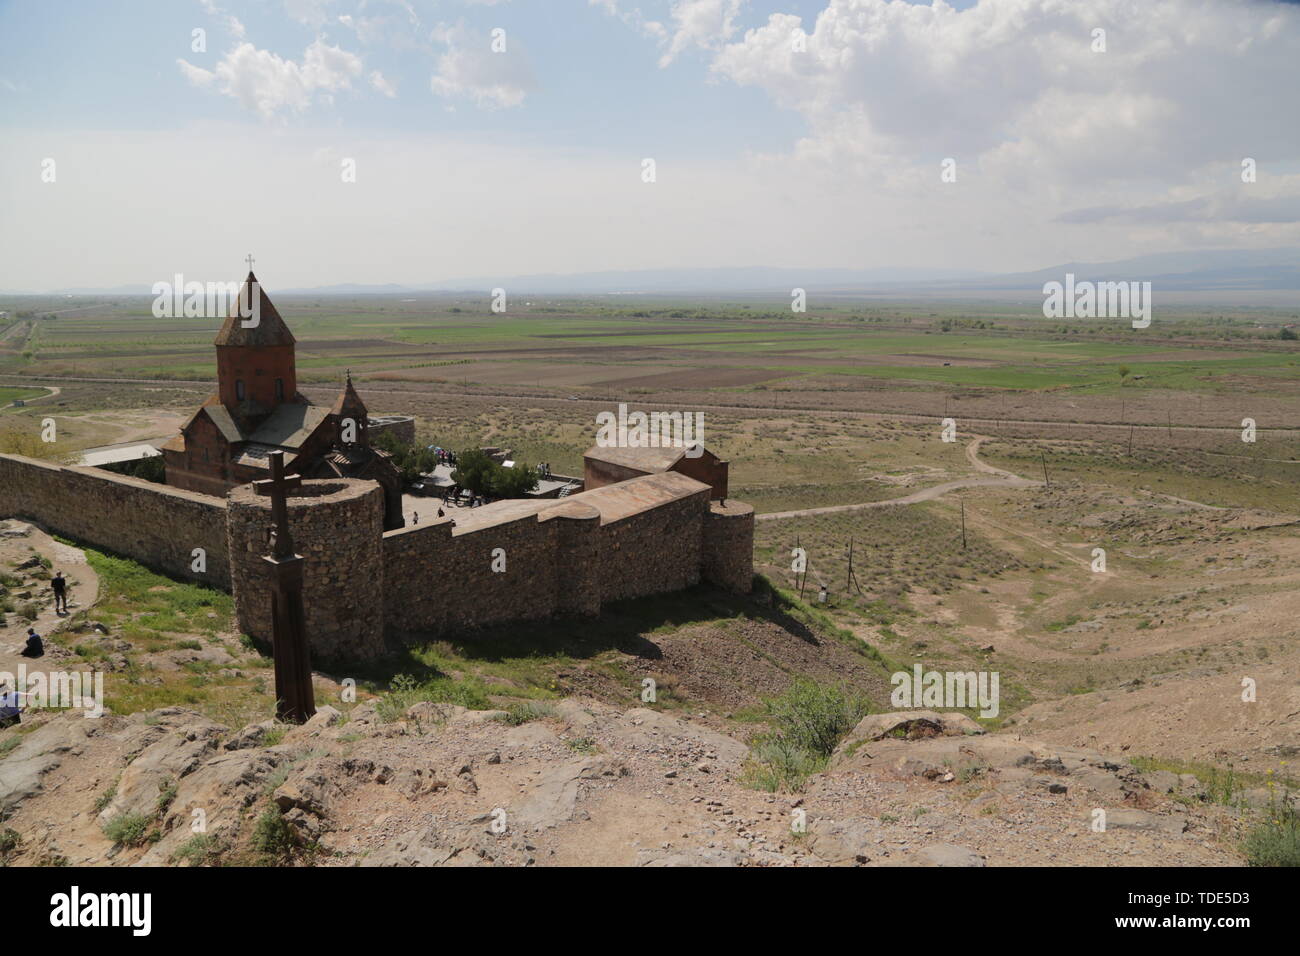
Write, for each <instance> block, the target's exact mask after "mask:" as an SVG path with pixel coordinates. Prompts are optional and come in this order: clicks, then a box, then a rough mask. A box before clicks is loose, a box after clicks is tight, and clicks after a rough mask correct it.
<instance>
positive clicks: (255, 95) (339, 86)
mask: <svg viewBox="0 0 1300 956" xmlns="http://www.w3.org/2000/svg"><path fill="white" fill-rule="evenodd" d="M177 63H178V65H179V66H180V68H181V72H182V73H183V74H184V75H185V77H186V78H187V79H188V80H189V81H190V82H191V83H193V84H194V85H195V86H198V87H200V88H202V89H211V88H214V87H215V88H216V89H217V91H218V92H220V93H223V94H224V95H226V96H230V97H232V98H234V99H236V100H238V101H239V102H240V105H242V106H243V107H244V108H245V109H249V110H252V111H254V112H256V113H257V114H258V115H259V116H261V117H263V118H264V119H269V118H270V117H272V116H274V115H275V114H276V113H278V112H279V111H280V110H282V109H292V110H296V111H299V112H301V111H303V110H305V109H307V108H308V107H309V106H310V105H311V102H312V98H313V96H315V95H320V96H321V97H322V99H324V100H325V101H326V102H333V99H332V97H331V96H330V94H332V93H335V92H337V91H339V90H347V89H351V88H352V80H353V79H354V78H355V77H358V76H360V75H361V71H362V67H361V59H360V58H359V57H357V56H356V55H355V54H353V53H349V52H348V51H347V50H344V49H341V48H340V47H337V46H330V45H328V44H327V43H326V42H325V41H324V40H323V39H318V40H316V41H315V42H314V43H312V45H311V46H309V47H307V50H306V52H305V53H304V54H303V59H302V63H301V64H300V63H297V62H295V61H293V60H285V59H282V58H280V57H279V56H277V55H276V54H274V53H272V52H270V51H269V50H259V49H258V48H257V47H255V46H253V44H251V43H241V44H239V45H238V46H237V47H235V48H234V49H233V50H231V51H230V52H229V53H227V54H226V55H225V56H224V57H222V59H221V61H220V62H219V63H218V64H217V66H216V69H215V70H205V69H203V68H202V67H197V66H194V65H193V64H191V63H189V62H187V61H185V60H178V61H177Z"/></svg>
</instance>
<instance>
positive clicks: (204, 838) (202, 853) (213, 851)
mask: <svg viewBox="0 0 1300 956" xmlns="http://www.w3.org/2000/svg"><path fill="white" fill-rule="evenodd" d="M222 849H223V847H222V845H221V842H220V841H219V840H218V839H217V838H216V837H214V836H213V835H212V834H210V833H199V834H196V835H194V836H192V837H190V838H189V839H188V840H186V841H185V842H184V843H182V844H181V845H180V846H178V847H177V848H176V852H175V853H173V854H172V862H173V863H188V864H189V865H190V866H212V865H213V864H215V863H216V862H217V860H218V859H219V858H220V856H221V851H222Z"/></svg>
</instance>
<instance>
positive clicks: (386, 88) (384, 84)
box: [370, 70, 397, 99]
mask: <svg viewBox="0 0 1300 956" xmlns="http://www.w3.org/2000/svg"><path fill="white" fill-rule="evenodd" d="M370 85H371V86H373V87H374V88H375V89H376V90H378V91H379V92H380V93H383V94H384V95H385V96H387V97H388V98H389V99H392V98H393V97H395V96H397V89H396V88H395V87H394V86H393V84H392V83H389V82H388V80H386V79H384V74H382V73H380V72H379V71H378V70H374V71H372V72H371V74H370Z"/></svg>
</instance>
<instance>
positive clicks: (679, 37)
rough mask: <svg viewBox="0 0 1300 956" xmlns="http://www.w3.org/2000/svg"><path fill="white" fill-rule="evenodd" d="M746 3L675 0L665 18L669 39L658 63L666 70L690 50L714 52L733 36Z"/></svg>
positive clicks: (742, 1)
mask: <svg viewBox="0 0 1300 956" xmlns="http://www.w3.org/2000/svg"><path fill="white" fill-rule="evenodd" d="M744 2H745V0H674V2H673V5H672V7H671V8H670V9H669V12H668V15H669V17H670V18H671V20H672V28H671V29H672V36H671V37H670V38H669V39H668V49H667V50H666V51H665V52H664V55H663V56H662V57H660V59H659V65H660V66H667V65H668V64H670V63H672V61H673V60H675V59H676V58H677V56H678V55H679V54H681V53H682V52H683V51H685V50H687V49H689V48H690V47H692V46H698V47H703V48H704V49H706V50H713V49H717V48H718V47H720V46H721V45H722V43H723V42H724V41H726V40H729V39H731V37H733V36H734V35H735V33H736V16H737V14H739V13H740V8H741V7H742V6H743V5H744Z"/></svg>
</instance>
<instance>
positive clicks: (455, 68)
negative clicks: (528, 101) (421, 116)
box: [429, 23, 537, 109]
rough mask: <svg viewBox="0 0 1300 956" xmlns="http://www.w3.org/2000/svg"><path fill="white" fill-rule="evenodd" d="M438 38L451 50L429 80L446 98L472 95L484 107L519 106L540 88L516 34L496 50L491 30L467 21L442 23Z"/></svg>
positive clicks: (476, 102) (433, 87) (434, 35)
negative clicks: (480, 29) (468, 25)
mask: <svg viewBox="0 0 1300 956" xmlns="http://www.w3.org/2000/svg"><path fill="white" fill-rule="evenodd" d="M433 38H434V40H435V41H438V42H441V43H443V44H445V45H446V47H447V50H446V52H445V53H443V54H442V56H440V57H439V58H438V67H437V70H436V72H435V73H434V74H433V76H432V77H431V79H430V81H429V87H430V89H432V90H433V92H434V94H435V95H437V96H441V97H442V98H444V99H449V100H451V99H470V100H472V101H473V102H474V103H475V105H477V106H479V107H481V108H484V109H508V108H510V107H513V106H519V105H520V104H522V103H523V101H524V99H525V98H526V97H527V95H528V94H529V93H530V92H532V91H533V90H534V89H536V86H537V84H536V80H535V79H534V77H533V70H532V66H531V64H530V63H529V61H528V58H527V55H526V54H525V53H524V52H523V50H522V49H521V48H520V46H519V42H518V40H517V38H516V37H515V36H513V35H507V37H506V41H507V42H506V49H505V52H501V53H494V52H493V50H492V38H491V36H490V35H489V34H488V33H480V32H478V31H474V30H470V29H468V28H466V27H465V25H464V24H463V23H462V24H457V25H456V26H446V25H443V26H440V27H438V29H437V30H435V31H434V34H433Z"/></svg>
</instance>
